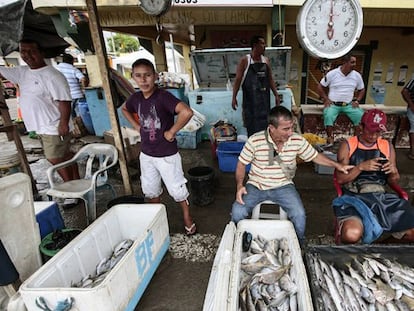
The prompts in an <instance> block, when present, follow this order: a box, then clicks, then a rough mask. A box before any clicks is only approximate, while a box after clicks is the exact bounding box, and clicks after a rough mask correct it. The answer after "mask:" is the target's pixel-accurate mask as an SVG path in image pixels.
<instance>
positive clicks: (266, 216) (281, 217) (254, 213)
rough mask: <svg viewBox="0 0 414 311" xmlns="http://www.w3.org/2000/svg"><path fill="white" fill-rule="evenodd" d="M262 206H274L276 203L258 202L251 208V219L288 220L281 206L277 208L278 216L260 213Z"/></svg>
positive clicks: (268, 201)
mask: <svg viewBox="0 0 414 311" xmlns="http://www.w3.org/2000/svg"><path fill="white" fill-rule="evenodd" d="M262 204H276V203H275V202H273V201H270V200H266V201H263V202H260V203H259V204H257V205H256V206H255V207H254V208H253V211H252V219H279V220H287V219H288V217H287V214H286V212H285V211H284V210H283V208H282V207H281V206H279V214H273V213H262V212H261V207H262Z"/></svg>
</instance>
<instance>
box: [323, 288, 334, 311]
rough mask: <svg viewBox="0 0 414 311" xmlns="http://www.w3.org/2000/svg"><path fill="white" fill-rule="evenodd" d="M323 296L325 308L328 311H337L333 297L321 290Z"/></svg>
mask: <svg viewBox="0 0 414 311" xmlns="http://www.w3.org/2000/svg"><path fill="white" fill-rule="evenodd" d="M321 296H322V301H323V306H324V308H325V310H326V311H336V307H335V304H334V302H333V300H332V297H331V295H330V294H329V293H328V292H327V291H326V290H324V289H322V290H321Z"/></svg>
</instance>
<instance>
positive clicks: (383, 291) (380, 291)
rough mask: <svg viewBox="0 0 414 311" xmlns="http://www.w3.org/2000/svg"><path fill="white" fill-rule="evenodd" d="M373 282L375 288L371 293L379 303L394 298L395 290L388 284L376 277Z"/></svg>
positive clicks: (384, 302)
mask: <svg viewBox="0 0 414 311" xmlns="http://www.w3.org/2000/svg"><path fill="white" fill-rule="evenodd" d="M375 283H376V285H377V288H376V289H375V290H372V293H373V294H374V296H375V299H376V300H377V301H378V302H379V303H380V304H382V305H385V304H386V303H387V302H390V301H391V300H393V299H394V298H395V292H394V290H393V289H392V288H391V287H390V286H389V285H388V284H385V283H384V282H382V281H381V280H380V279H377V278H376V279H375Z"/></svg>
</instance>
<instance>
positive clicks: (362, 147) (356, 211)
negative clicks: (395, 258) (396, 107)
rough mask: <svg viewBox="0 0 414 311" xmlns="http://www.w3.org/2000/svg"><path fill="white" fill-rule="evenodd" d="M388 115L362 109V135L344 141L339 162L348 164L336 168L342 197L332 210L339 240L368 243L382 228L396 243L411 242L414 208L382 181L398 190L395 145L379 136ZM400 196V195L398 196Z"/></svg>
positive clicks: (377, 235)
mask: <svg viewBox="0 0 414 311" xmlns="http://www.w3.org/2000/svg"><path fill="white" fill-rule="evenodd" d="M386 123H387V116H386V115H385V113H384V112H382V111H381V110H378V109H371V110H368V111H366V112H365V113H364V114H363V116H362V119H361V124H362V133H361V135H359V136H353V137H351V138H349V139H348V140H346V141H344V142H342V144H341V145H340V147H339V150H338V161H339V162H341V163H342V164H343V165H347V164H352V165H354V167H353V169H352V170H350V171H349V173H348V174H346V175H345V174H343V173H342V172H336V182H337V183H339V184H340V185H341V186H342V189H341V190H342V191H341V192H342V193H343V195H342V196H340V197H338V198H336V199H335V200H334V202H333V208H334V211H335V214H336V217H337V218H338V228H337V234H339V236H340V240H341V242H343V243H357V242H359V241H360V240H361V239H362V242H363V243H371V242H373V241H374V240H376V239H377V238H378V237H379V236H380V235H381V234H382V232H390V233H392V236H393V237H394V238H396V239H400V241H414V208H413V207H412V206H411V205H410V203H409V202H408V201H407V200H405V199H403V198H401V197H399V196H398V195H396V194H394V193H386V192H385V190H386V189H385V185H386V184H388V185H389V186H390V187H391V188H393V189H396V190H397V191H399V192H400V194H401V193H402V191H401V190H402V189H401V188H399V186H398V185H397V182H398V180H399V179H400V174H399V173H398V169H397V165H396V159H395V149H394V147H393V146H392V144H390V143H389V141H388V140H385V139H383V138H381V133H382V132H383V131H385V130H386V127H385V125H386ZM400 196H401V195H400Z"/></svg>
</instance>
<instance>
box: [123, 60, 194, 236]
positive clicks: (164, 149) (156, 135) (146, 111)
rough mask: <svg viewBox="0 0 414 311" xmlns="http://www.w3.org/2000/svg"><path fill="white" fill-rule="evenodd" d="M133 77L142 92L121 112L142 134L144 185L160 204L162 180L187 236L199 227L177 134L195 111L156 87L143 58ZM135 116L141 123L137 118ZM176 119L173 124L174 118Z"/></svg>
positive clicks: (151, 70)
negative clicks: (178, 208) (193, 214)
mask: <svg viewBox="0 0 414 311" xmlns="http://www.w3.org/2000/svg"><path fill="white" fill-rule="evenodd" d="M132 78H133V79H134V81H135V82H136V83H137V85H138V87H139V89H140V90H141V92H137V93H134V94H132V95H131V96H130V97H129V98H128V100H127V101H126V103H125V104H124V105H123V106H122V112H123V114H124V116H125V118H126V119H127V120H128V121H129V122H130V123H131V125H132V126H133V127H134V128H135V129H136V130H137V131H139V132H140V134H141V154H140V156H139V161H140V166H141V186H142V192H143V193H144V195H145V197H147V198H149V202H151V203H160V196H161V194H162V186H161V180H162V181H163V182H164V184H165V186H166V187H167V190H168V193H169V194H170V195H171V197H173V198H174V200H175V201H176V202H178V203H180V205H181V208H182V210H183V217H184V228H185V232H186V234H187V235H192V234H195V233H196V231H197V228H196V225H195V223H194V222H193V219H192V217H191V215H190V206H189V203H188V200H187V198H188V196H189V193H188V190H187V187H186V185H185V184H186V182H187V180H186V179H185V177H184V172H183V168H182V164H181V156H180V154H179V153H178V147H177V141H176V139H175V134H176V133H177V132H178V131H179V130H180V129H181V128H183V126H184V125H186V123H187V122H188V121H189V120H190V118H191V117H192V115H193V111H192V110H191V108H190V107H188V106H187V105H186V104H185V103H184V102H182V101H180V100H179V99H177V98H176V97H175V96H174V95H172V94H171V93H169V92H168V91H165V90H163V89H159V88H158V87H157V86H156V85H155V80H156V79H157V73H156V72H155V68H154V65H153V64H152V63H151V62H150V61H149V60H147V59H143V58H140V59H138V60H136V61H135V62H134V63H133V64H132ZM134 113H136V114H137V115H138V117H139V121H138V122H137V120H136V119H135V118H134ZM175 115H176V116H177V119H176V120H175V122H174V117H175Z"/></svg>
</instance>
